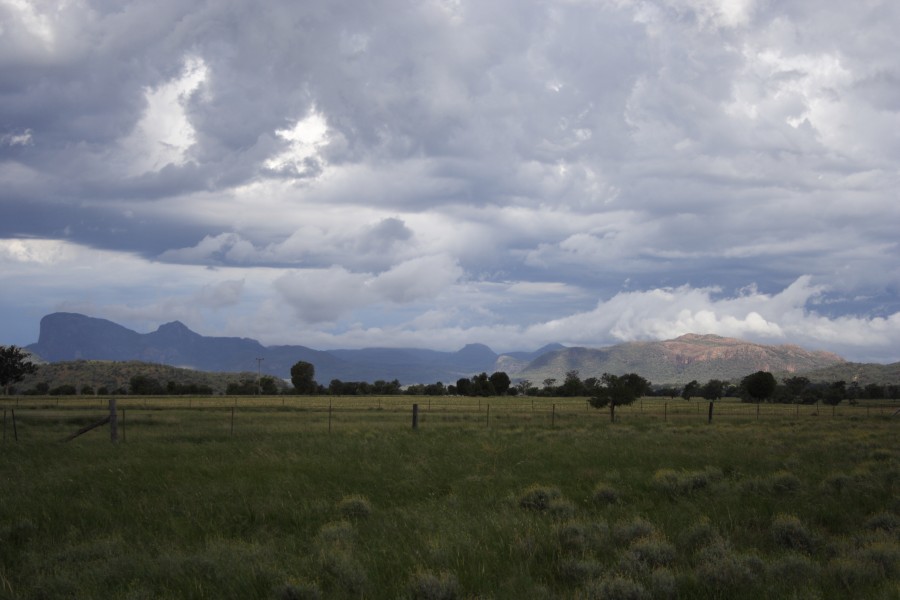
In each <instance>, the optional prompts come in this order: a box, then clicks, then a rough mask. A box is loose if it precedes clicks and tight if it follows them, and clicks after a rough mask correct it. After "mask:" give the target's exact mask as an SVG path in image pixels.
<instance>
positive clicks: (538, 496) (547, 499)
mask: <svg viewBox="0 0 900 600" xmlns="http://www.w3.org/2000/svg"><path fill="white" fill-rule="evenodd" d="M560 498H562V492H560V491H559V488H556V487H551V486H545V485H539V484H533V485H530V486H528V487H527V488H525V490H524V491H523V492H522V493H521V494H519V506H521V507H522V508H524V509H527V510H536V511H545V510H547V509H549V508H550V504H551V502H552V501H554V500H558V499H560Z"/></svg>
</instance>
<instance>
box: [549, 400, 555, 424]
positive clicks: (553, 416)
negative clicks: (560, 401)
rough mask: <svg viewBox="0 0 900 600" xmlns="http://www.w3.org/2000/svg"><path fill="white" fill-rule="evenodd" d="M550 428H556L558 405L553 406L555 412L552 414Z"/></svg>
mask: <svg viewBox="0 0 900 600" xmlns="http://www.w3.org/2000/svg"><path fill="white" fill-rule="evenodd" d="M550 427H551V428H553V427H556V404H554V405H553V410H552V412H551V413H550Z"/></svg>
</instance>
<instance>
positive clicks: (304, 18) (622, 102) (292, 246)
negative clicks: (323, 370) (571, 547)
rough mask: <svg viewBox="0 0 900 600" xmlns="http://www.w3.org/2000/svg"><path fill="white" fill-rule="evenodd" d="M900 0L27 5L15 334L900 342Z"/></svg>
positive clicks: (18, 137)
mask: <svg viewBox="0 0 900 600" xmlns="http://www.w3.org/2000/svg"><path fill="white" fill-rule="evenodd" d="M898 27H900V5H898V4H897V3H896V2H890V1H888V0H882V1H876V2H870V3H866V4H847V3H840V2H836V1H832V0H828V1H826V2H820V3H816V4H814V5H813V4H811V3H809V2H801V1H790V0H789V1H785V2H777V3H774V2H766V1H764V0H641V1H631V0H556V1H537V0H534V1H532V0H526V1H518V0H516V1H513V0H486V1H479V2H474V1H468V0H430V1H425V2H410V1H405V0H379V1H377V2H368V3H359V2H349V1H340V0H337V1H328V2H325V1H317V0H314V1H310V2H303V3H296V2H290V1H287V0H281V1H280V0H276V1H273V2H266V3H262V4H260V3H253V2H249V1H245V0H235V1H233V2H215V3H209V2H194V1H185V0H178V1H175V0H162V1H160V2H154V3H152V5H151V4H147V3H145V2H137V1H132V2H127V1H126V2H118V3H112V4H110V3H107V2H102V1H99V0H94V1H91V0H70V1H67V2H64V3H56V2H42V1H39V0H19V1H16V2H2V1H0V190H2V191H0V265H2V275H0V277H2V281H3V284H4V288H5V289H6V290H10V293H5V294H4V295H3V297H2V299H0V311H2V313H0V314H3V319H2V321H0V322H2V328H0V338H2V339H0V341H2V342H4V343H17V344H26V343H30V342H33V341H35V340H36V339H37V324H38V321H39V319H40V317H41V316H42V315H43V314H46V313H48V312H52V311H54V310H60V309H66V310H79V311H82V312H86V313H87V314H90V315H91V316H98V317H104V318H110V319H113V320H116V321H118V322H121V323H123V324H125V325H127V326H130V327H134V328H136V329H139V330H147V329H152V328H155V327H156V326H157V325H158V324H159V323H161V322H165V321H169V320H173V319H175V318H178V319H181V320H183V321H184V322H185V323H186V324H188V325H189V326H190V327H192V328H194V329H195V330H197V331H200V332H202V333H204V334H207V335H240V336H246V337H255V338H258V339H260V341H262V342H263V343H266V344H273V343H296V344H304V345H309V346H315V347H322V348H326V347H332V348H333V347H357V346H365V345H379V346H389V345H396V346H410V345H415V346H426V347H432V348H441V349H455V348H458V347H460V346H462V345H464V344H465V343H470V342H482V343H487V344H489V345H491V346H492V347H493V348H495V349H496V350H505V349H529V348H537V347H539V346H541V345H543V344H545V343H549V342H561V343H565V344H579V345H588V346H602V345H606V344H610V343H615V342H618V341H624V340H636V339H665V338H669V337H673V336H675V335H679V334H681V333H687V332H694V333H718V334H721V335H729V336H736V337H743V338H746V339H751V340H755V341H763V342H778V343H786V342H793V343H799V344H802V345H804V346H807V347H810V348H812V349H828V350H833V351H836V352H839V353H841V354H843V355H844V356H846V357H848V358H851V359H857V360H877V361H896V360H900V354H898V348H900V344H898V341H900V261H898V259H897V257H898V256H900V248H898V236H897V229H898V225H900V203H898V202H897V190H898V189H900V167H898V165H900V136H897V131H900V58H898V57H900V39H898V38H897V36H896V31H897V29H898Z"/></svg>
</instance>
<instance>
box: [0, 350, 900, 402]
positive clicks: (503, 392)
mask: <svg viewBox="0 0 900 600" xmlns="http://www.w3.org/2000/svg"><path fill="white" fill-rule="evenodd" d="M298 365H300V366H299V367H298ZM845 367H846V368H845ZM873 367H881V368H880V369H875V368H873ZM896 368H897V365H858V364H854V363H847V364H846V365H840V366H836V367H832V368H829V369H826V370H820V371H816V372H815V373H811V374H810V375H809V376H806V375H799V374H785V373H782V374H777V376H773V375H769V374H768V373H766V372H760V373H766V376H765V377H764V378H765V379H766V380H767V381H768V378H772V379H773V380H774V387H772V388H771V389H768V390H766V391H765V393H763V394H762V395H755V394H754V393H753V392H751V388H752V386H751V385H750V384H749V383H748V382H747V381H746V380H748V378H750V376H747V377H744V378H741V379H738V380H735V381H726V380H721V379H710V380H707V381H705V382H704V381H697V380H692V381H689V382H686V383H685V384H683V385H677V386H676V385H652V383H651V385H649V386H648V387H647V389H646V390H645V391H644V394H645V395H648V396H662V397H670V398H677V397H681V398H684V399H686V400H688V399H691V398H703V399H706V400H718V399H719V398H723V397H739V398H742V399H744V400H746V401H765V402H778V403H801V404H813V403H816V402H822V403H825V404H837V403H839V402H842V401H844V400H847V401H850V402H855V401H857V400H864V399H873V400H880V399H887V398H900V383H876V382H872V381H871V379H872V378H873V377H874V376H875V375H876V374H878V373H880V374H882V375H884V374H888V375H889V374H890V373H892V372H893V371H892V369H896ZM293 371H294V373H295V376H294V377H293V380H292V381H291V382H286V381H284V380H282V379H280V378H277V377H274V376H272V375H262V376H259V374H258V373H252V372H249V371H248V372H243V373H210V372H205V371H196V370H192V369H179V368H177V367H171V366H167V365H160V364H154V363H144V362H138V361H127V362H115V361H97V360H79V361H69V362H58V363H50V364H44V365H40V366H39V368H37V370H36V372H33V373H30V374H27V375H24V376H23V378H22V380H21V382H20V383H19V384H17V385H16V386H14V387H13V386H11V387H10V388H9V390H10V392H11V393H15V394H23V395H59V396H65V395H76V394H80V395H102V396H105V395H128V394H132V395H146V396H152V395H222V394H225V395H254V394H265V395H277V394H307V395H309V394H322V395H332V396H372V395H380V396H386V395H396V394H409V395H421V396H470V397H476V396H516V395H521V396H532V397H588V398H590V397H598V396H600V395H602V392H603V388H604V385H603V377H604V376H606V375H609V374H607V373H602V374H600V375H599V376H590V377H585V378H582V377H581V374H580V373H579V371H578V370H575V369H572V370H570V371H568V372H566V375H565V378H563V379H562V380H561V381H558V380H557V379H556V378H553V377H548V378H545V379H544V380H543V381H541V382H540V383H537V384H536V383H533V382H532V381H530V380H528V379H519V380H515V381H514V380H512V379H511V378H510V376H509V375H508V374H507V373H505V372H503V371H495V372H494V373H492V374H490V375H488V374H487V373H485V372H482V373H480V374H478V375H474V376H472V377H461V378H459V379H457V380H456V381H455V382H454V383H449V384H445V383H443V382H440V381H438V382H435V383H427V384H425V383H423V384H413V385H409V386H401V384H400V382H399V381H397V380H396V379H395V380H392V381H385V380H376V381H374V382H365V381H342V380H340V379H332V380H331V381H330V382H329V383H328V384H327V385H323V384H321V383H318V382H317V381H316V380H315V366H314V365H312V364H311V363H307V362H305V361H299V362H298V363H297V364H296V365H295V368H294V369H293ZM861 374H866V375H867V377H866V378H863V377H860V375H861ZM754 375H755V374H754ZM828 375H833V376H835V377H837V376H840V375H845V376H846V375H850V376H852V377H856V378H857V379H858V380H853V379H852V378H848V379H829V378H828ZM751 379H752V378H751ZM859 380H862V381H867V380H868V381H870V382H869V383H860V381H859Z"/></svg>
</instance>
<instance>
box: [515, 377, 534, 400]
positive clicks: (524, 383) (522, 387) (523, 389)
mask: <svg viewBox="0 0 900 600" xmlns="http://www.w3.org/2000/svg"><path fill="white" fill-rule="evenodd" d="M516 389H518V390H519V394H520V395H522V396H526V395H528V391H529V390H530V389H531V382H530V381H529V380H527V379H522V380H521V381H519V383H517V384H516Z"/></svg>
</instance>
